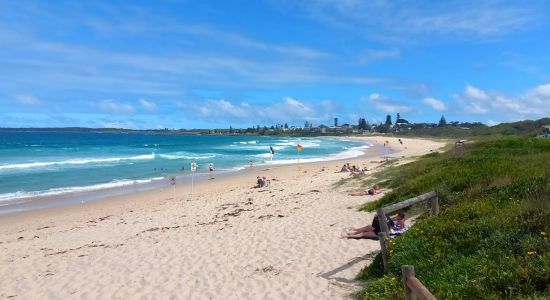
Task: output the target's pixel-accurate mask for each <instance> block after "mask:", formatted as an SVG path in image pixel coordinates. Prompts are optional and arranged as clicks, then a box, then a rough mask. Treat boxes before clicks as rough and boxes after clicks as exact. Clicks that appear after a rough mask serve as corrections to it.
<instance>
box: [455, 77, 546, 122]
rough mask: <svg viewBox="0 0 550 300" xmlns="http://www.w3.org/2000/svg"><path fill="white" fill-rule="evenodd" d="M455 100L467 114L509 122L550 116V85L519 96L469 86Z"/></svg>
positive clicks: (532, 89)
mask: <svg viewBox="0 0 550 300" xmlns="http://www.w3.org/2000/svg"><path fill="white" fill-rule="evenodd" d="M454 97H455V99H456V100H457V101H458V103H459V105H460V106H461V107H462V108H463V110H464V111H465V112H466V113H473V114H480V115H494V116H502V117H503V118H505V119H507V120H522V119H538V118H542V117H548V116H550V106H549V105H548V104H549V103H550V84H542V85H539V86H536V87H534V88H531V89H529V90H527V91H526V92H524V93H522V94H518V95H507V94H504V93H500V92H496V91H494V92H487V91H484V90H482V89H479V88H476V87H473V86H471V85H467V86H466V88H465V89H464V91H463V92H462V93H460V94H456V95H455V96H454Z"/></svg>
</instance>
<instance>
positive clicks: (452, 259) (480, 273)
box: [361, 138, 550, 299]
mask: <svg viewBox="0 0 550 300" xmlns="http://www.w3.org/2000/svg"><path fill="white" fill-rule="evenodd" d="M379 176H380V178H382V179H385V180H386V182H387V186H388V187H390V188H392V192H391V193H388V194H387V195H385V196H384V197H383V198H381V199H380V200H379V201H376V202H375V203H369V204H366V205H365V206H364V209H368V210H373V209H375V208H377V207H380V206H385V205H388V204H390V203H394V202H398V201H401V200H404V199H406V198H410V197H414V196H417V195H419V194H422V193H426V192H429V191H432V190H436V191H437V192H438V196H439V199H440V202H441V208H442V211H441V213H440V214H439V215H437V216H431V217H427V218H425V219H423V220H422V221H420V222H418V223H417V224H416V225H415V226H414V227H413V228H412V229H410V230H409V231H407V232H406V233H405V234H403V235H401V236H400V237H399V238H397V239H395V240H394V241H393V242H392V243H391V245H390V253H391V254H390V259H389V262H388V264H389V266H388V270H387V272H386V273H385V274H383V273H382V272H380V266H379V263H378V264H375V263H373V265H371V266H369V267H367V268H365V270H363V272H362V274H361V278H363V279H365V280H369V283H368V286H367V288H366V290H365V291H364V294H363V296H364V298H365V299H396V298H397V299H399V298H400V297H402V293H403V290H402V285H401V284H396V285H393V283H392V278H396V277H397V278H400V276H401V266H402V265H414V267H415V271H416V275H417V277H418V278H419V279H420V280H421V281H422V282H423V283H424V284H425V285H426V287H428V289H429V290H430V291H432V293H434V295H435V296H436V297H438V298H441V299H502V298H513V299H516V298H528V297H531V296H532V297H550V241H549V240H548V236H549V235H550V141H548V140H541V139H528V138H506V139H501V140H492V141H487V142H483V143H478V144H475V145H469V146H467V147H464V148H463V149H461V150H460V152H456V151H454V150H451V151H449V152H447V153H442V154H430V155H428V156H425V157H423V158H422V159H421V160H419V161H416V162H413V163H410V164H407V165H404V166H401V167H398V168H394V169H391V170H387V171H384V173H383V174H379ZM398 282H400V279H399V280H398ZM396 289H397V291H396Z"/></svg>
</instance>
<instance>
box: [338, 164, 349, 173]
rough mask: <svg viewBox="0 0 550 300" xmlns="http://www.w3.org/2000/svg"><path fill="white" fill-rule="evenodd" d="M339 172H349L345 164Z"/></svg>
mask: <svg viewBox="0 0 550 300" xmlns="http://www.w3.org/2000/svg"><path fill="white" fill-rule="evenodd" d="M340 172H342V173H343V172H349V169H348V166H347V165H346V164H344V165H343V166H342V169H341V170H340Z"/></svg>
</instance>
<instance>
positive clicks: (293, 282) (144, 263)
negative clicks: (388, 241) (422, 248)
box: [0, 137, 444, 299]
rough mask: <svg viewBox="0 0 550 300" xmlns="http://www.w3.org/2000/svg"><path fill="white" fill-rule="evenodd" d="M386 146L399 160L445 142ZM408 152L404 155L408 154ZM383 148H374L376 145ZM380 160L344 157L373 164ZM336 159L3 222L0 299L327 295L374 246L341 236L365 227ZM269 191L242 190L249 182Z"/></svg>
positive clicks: (343, 289) (336, 292) (347, 286)
mask: <svg viewBox="0 0 550 300" xmlns="http://www.w3.org/2000/svg"><path fill="white" fill-rule="evenodd" d="M363 139H365V140H369V141H374V142H378V143H380V144H381V143H383V142H384V141H386V140H388V141H389V142H390V146H391V147H394V148H395V149H396V150H397V151H398V153H396V154H394V155H393V156H394V157H397V158H398V159H399V160H400V161H403V160H410V159H412V158H414V157H416V156H418V155H423V154H426V153H429V152H430V151H432V150H436V149H438V148H440V147H442V146H444V143H443V142H436V141H429V140H419V139H403V142H404V145H400V144H399V142H398V141H397V138H387V137H368V138H363ZM405 146H406V149H405ZM378 149H380V147H378ZM381 154H382V153H371V154H370V155H369V156H365V157H361V158H358V159H353V160H349V162H350V163H352V164H360V165H362V166H369V168H370V169H375V168H376V167H377V166H379V164H378V163H374V162H372V161H374V160H378V161H380V160H381V157H380V155H381ZM341 165H342V162H341V161H331V162H322V163H312V164H307V165H302V167H301V169H298V168H297V166H279V167H274V168H272V169H270V170H266V168H265V167H260V166H258V167H255V168H253V169H251V170H249V171H248V172H247V173H246V174H243V175H239V176H233V177H227V178H223V179H214V180H209V181H207V182H203V183H200V184H198V185H197V186H196V188H195V194H194V195H193V196H191V195H190V188H189V187H188V186H178V187H177V199H176V200H175V201H174V200H173V199H172V189H171V188H165V189H159V190H153V191H147V192H141V193H136V194H128V195H124V196H119V197H114V198H112V199H108V200H105V201H100V202H94V203H89V204H83V205H74V206H68V207H62V208H56V209H45V210H39V211H33V212H27V213H22V214H14V215H8V216H3V217H1V218H0V250H1V251H0V264H1V266H2V268H1V270H0V277H1V278H2V282H1V285H0V286H1V288H0V298H3V299H6V298H10V299H45V298H47V299H113V298H121V299H138V298H144V299H172V298H173V299H335V298H345V297H348V296H350V295H351V294H352V293H354V292H356V291H358V290H359V289H360V285H359V284H360V283H358V282H356V281H355V280H354V278H355V276H356V275H357V274H358V273H359V271H360V270H361V269H362V268H363V267H364V266H365V265H367V264H369V263H370V262H371V261H372V258H373V256H374V255H375V254H376V253H377V252H378V251H379V243H378V241H374V240H347V239H341V238H340V234H341V232H342V230H343V229H344V228H348V227H352V226H360V225H364V224H367V223H369V222H370V221H371V220H372V216H373V214H372V213H365V212H358V211H357V207H358V206H359V205H360V204H363V203H365V202H366V201H372V200H374V199H376V198H377V197H380V196H381V195H377V196H374V197H373V196H360V197H352V196H348V195H347V191H348V190H349V189H350V187H340V188H337V189H335V188H334V187H333V184H334V183H335V182H337V181H338V180H340V179H342V178H346V177H348V176H349V174H345V173H338V172H337V171H339V170H340V167H341ZM258 175H262V176H266V177H268V178H270V179H271V186H270V187H269V188H262V189H251V187H252V186H253V185H254V183H255V179H256V176H258Z"/></svg>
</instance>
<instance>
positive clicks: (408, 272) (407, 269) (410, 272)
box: [401, 265, 414, 300]
mask: <svg viewBox="0 0 550 300" xmlns="http://www.w3.org/2000/svg"><path fill="white" fill-rule="evenodd" d="M401 273H402V274H403V287H404V288H405V300H412V299H413V293H412V290H411V288H410V287H409V286H408V285H407V280H408V279H409V278H411V277H414V266H410V265H404V266H401Z"/></svg>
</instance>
